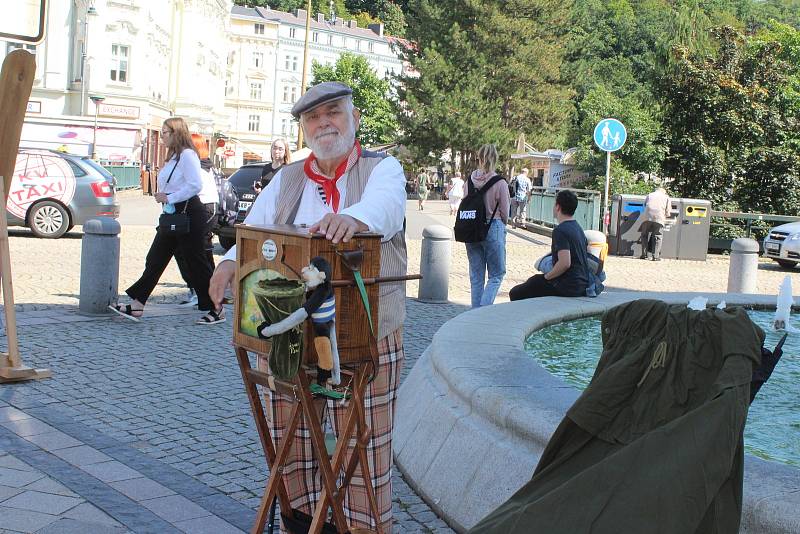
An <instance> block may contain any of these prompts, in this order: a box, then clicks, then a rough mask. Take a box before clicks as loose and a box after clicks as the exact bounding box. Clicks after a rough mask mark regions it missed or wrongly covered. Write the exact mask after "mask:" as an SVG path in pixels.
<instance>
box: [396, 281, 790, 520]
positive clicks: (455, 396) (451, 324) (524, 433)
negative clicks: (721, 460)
mask: <svg viewBox="0 0 800 534" xmlns="http://www.w3.org/2000/svg"><path fill="white" fill-rule="evenodd" d="M697 295H699V294H698V293H632V292H611V293H604V294H602V295H600V296H599V297H598V298H594V299H589V298H572V299H566V298H554V297H550V298H541V299H535V300H528V301H520V302H511V303H507V304H500V305H496V306H492V307H487V308H480V309H476V310H471V311H469V312H466V313H463V314H461V315H459V316H457V317H455V318H454V319H452V320H450V321H448V322H447V323H445V324H444V325H443V326H442V327H441V329H440V330H439V331H438V332H437V333H436V335H435V336H434V338H433V341H432V343H431V345H430V347H429V348H428V349H427V350H426V351H425V353H424V354H423V355H422V357H421V358H420V360H419V361H418V362H417V365H416V366H415V367H414V369H413V370H412V371H411V373H410V374H409V376H408V378H407V379H406V381H405V382H404V383H403V385H402V386H401V391H400V392H399V395H398V401H397V418H396V421H397V422H396V426H395V437H394V451H395V462H396V464H397V466H398V467H399V468H400V470H401V471H402V473H403V475H404V477H405V479H406V480H407V482H408V483H409V484H410V485H411V486H412V488H414V490H415V491H417V493H418V494H420V495H421V496H423V497H424V499H425V500H426V502H428V504H429V505H430V506H431V508H432V509H433V510H434V511H436V512H437V514H438V515H440V516H441V517H443V518H444V519H445V520H446V521H447V523H448V524H449V525H450V526H451V527H452V528H453V529H455V530H456V531H458V532H464V531H465V530H467V529H468V528H469V527H470V526H472V525H474V524H475V523H477V521H478V520H480V519H481V518H482V517H484V516H485V515H486V514H487V513H489V512H490V511H491V510H493V509H494V508H496V507H497V506H499V505H500V504H501V503H503V502H505V501H506V500H507V499H508V497H510V496H511V494H512V493H513V492H515V491H516V490H517V489H519V488H520V487H521V486H522V485H523V484H525V483H526V482H527V481H528V480H530V477H531V475H532V473H533V471H534V469H535V467H536V464H537V462H538V459H539V457H540V455H541V453H542V451H543V450H544V447H545V446H546V445H547V442H548V440H549V438H550V436H551V435H552V433H553V432H554V431H555V429H556V427H557V425H558V424H559V422H560V421H561V419H562V418H563V416H564V413H565V412H566V410H567V409H568V408H569V407H570V406H571V405H572V404H573V403H574V401H575V400H576V399H577V398H578V396H579V391H578V390H576V389H574V388H572V387H571V386H568V385H567V384H565V383H564V382H562V381H561V380H560V379H558V378H555V377H554V376H552V375H550V373H549V372H547V371H546V370H545V369H544V368H543V367H541V366H539V365H538V364H537V363H536V362H535V361H534V360H533V359H532V358H530V357H528V356H527V355H526V354H525V353H524V352H523V351H522V346H523V344H524V340H525V338H526V337H527V336H528V335H529V334H530V333H531V332H534V331H536V330H538V329H540V328H543V327H545V326H547V325H550V324H553V323H558V322H562V321H564V320H570V319H576V318H580V317H585V316H589V315H595V314H598V313H601V312H603V311H605V310H607V309H609V308H612V307H614V306H616V305H618V304H622V303H624V302H628V301H631V300H637V299H641V298H654V299H659V300H663V301H666V302H670V303H685V302H688V301H689V300H690V299H691V298H693V297H695V296H697ZM703 296H706V297H708V299H709V304H710V305H716V304H717V303H719V302H720V301H721V300H725V301H726V302H727V303H728V304H730V305H745V306H751V307H755V308H762V307H774V302H775V297H772V296H764V295H734V294H703ZM798 509H800V470H798V469H796V468H794V467H790V466H785V465H782V464H777V463H774V462H766V461H764V460H760V459H757V458H753V457H751V456H747V457H746V471H745V492H744V505H743V511H742V528H741V532H743V533H754V534H755V533H759V534H768V533H781V534H784V533H787V534H788V533H790V532H800V515H798V512H797V510H798Z"/></svg>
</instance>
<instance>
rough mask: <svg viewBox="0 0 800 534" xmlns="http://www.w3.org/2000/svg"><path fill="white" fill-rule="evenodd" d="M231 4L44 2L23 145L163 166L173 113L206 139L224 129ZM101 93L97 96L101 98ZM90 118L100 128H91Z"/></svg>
mask: <svg viewBox="0 0 800 534" xmlns="http://www.w3.org/2000/svg"><path fill="white" fill-rule="evenodd" d="M231 7H232V0H94V1H92V0H50V1H49V2H48V4H47V9H48V13H47V31H46V37H45V40H44V41H43V42H42V43H40V44H39V45H36V46H35V47H34V46H32V45H22V44H21V43H11V42H6V43H4V44H5V46H4V47H3V48H4V50H2V51H0V52H4V53H7V52H9V51H11V50H13V49H14V48H18V47H23V48H28V49H29V50H30V51H31V52H32V53H35V54H36V63H37V75H36V79H35V81H34V87H33V91H32V94H31V98H30V101H29V104H28V113H27V114H26V120H25V125H24V127H23V131H22V140H21V143H20V144H21V146H29V147H30V146H35V147H42V148H64V149H67V150H69V151H70V152H72V153H76V154H91V153H92V142H93V141H94V139H96V142H97V147H96V150H95V152H96V154H97V159H98V160H100V161H101V162H103V163H110V164H129V165H131V164H139V163H152V164H154V165H158V164H160V159H161V157H163V147H161V144H160V142H159V140H160V130H161V123H162V122H163V120H164V119H166V118H167V117H169V116H171V115H179V116H182V117H184V118H186V120H187V121H188V122H189V126H190V129H191V130H192V131H193V132H195V133H199V134H202V135H204V136H206V137H207V138H209V139H210V138H211V136H212V135H213V134H214V132H215V131H216V130H217V129H224V128H227V119H228V117H227V113H226V112H225V99H224V81H225V78H224V76H225V61H226V56H227V48H228V24H229V20H230V10H231ZM98 97H99V98H98ZM95 115H96V116H97V117H96V118H97V128H96V129H95Z"/></svg>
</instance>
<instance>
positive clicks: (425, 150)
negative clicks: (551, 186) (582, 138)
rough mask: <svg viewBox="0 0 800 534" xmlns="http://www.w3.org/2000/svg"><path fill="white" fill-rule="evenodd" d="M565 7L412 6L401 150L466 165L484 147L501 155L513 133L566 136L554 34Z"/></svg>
mask: <svg viewBox="0 0 800 534" xmlns="http://www.w3.org/2000/svg"><path fill="white" fill-rule="evenodd" d="M567 10H568V6H567V5H565V4H564V3H556V2H551V1H549V0H510V1H506V2H503V1H499V0H491V1H478V0H412V1H411V2H409V10H408V12H407V20H408V27H407V32H406V37H407V38H408V39H409V40H410V41H411V42H413V45H410V46H409V47H407V48H406V49H405V50H404V56H405V58H406V59H407V61H408V62H409V63H410V64H411V66H412V74H409V75H406V76H404V77H402V79H401V80H400V84H399V87H398V92H399V96H400V100H401V102H402V108H401V122H402V129H403V131H404V134H405V135H404V140H405V144H406V145H407V146H409V148H410V149H411V150H412V152H414V153H415V154H416V155H417V156H418V157H419V158H421V160H422V159H425V158H430V159H436V158H438V157H439V156H440V155H441V154H442V153H443V152H444V151H446V150H450V151H451V152H452V153H453V154H455V153H461V154H462V162H463V161H466V160H468V159H470V156H471V154H472V152H473V151H474V150H476V149H477V148H478V147H479V146H480V145H481V144H484V143H487V142H494V143H498V144H499V145H500V148H501V151H505V152H506V153H507V152H508V151H510V149H511V148H512V147H513V141H514V139H515V138H516V136H517V134H518V133H519V132H524V133H525V134H526V137H527V138H528V139H530V140H532V141H533V142H535V143H543V144H548V140H552V139H555V138H558V137H559V136H562V135H563V129H562V126H563V124H564V119H565V118H566V117H567V116H568V113H569V111H568V109H565V108H564V106H563V101H564V100H566V98H567V97H568V94H567V93H566V90H565V86H564V84H563V83H562V81H561V71H560V66H561V55H562V49H561V46H560V44H559V40H558V36H559V31H561V28H563V27H564V25H563V24H562V22H563V17H564V14H565V13H566V12H567Z"/></svg>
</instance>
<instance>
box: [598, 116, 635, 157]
mask: <svg viewBox="0 0 800 534" xmlns="http://www.w3.org/2000/svg"><path fill="white" fill-rule="evenodd" d="M627 139H628V131H627V130H626V129H625V126H624V125H623V124H622V123H621V122H619V121H618V120H617V119H602V120H601V121H600V122H598V123H597V126H595V127H594V142H595V144H596V145H597V146H598V147H600V150H605V151H606V152H615V151H617V150H619V149H620V148H622V145H624V144H625V141H626V140H627Z"/></svg>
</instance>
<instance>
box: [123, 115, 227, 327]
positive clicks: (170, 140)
mask: <svg viewBox="0 0 800 534" xmlns="http://www.w3.org/2000/svg"><path fill="white" fill-rule="evenodd" d="M161 137H162V139H163V140H164V143H165V144H166V145H167V163H166V164H165V165H164V166H163V167H162V168H161V171H160V172H159V173H158V193H156V194H155V200H156V201H157V202H160V203H161V204H163V210H164V212H165V213H181V212H184V211H185V212H186V213H187V214H188V215H189V232H188V233H186V234H181V235H175V234H171V233H167V232H164V231H162V230H160V229H158V230H157V231H156V235H155V237H154V238H153V244H152V245H150V251H149V252H148V253H147V259H146V260H145V266H144V272H143V273H142V276H141V277H140V278H139V280H137V281H136V282H135V283H134V284H133V285H132V286H130V287H129V288H128V289H127V290H126V291H125V292H126V293H127V294H128V296H129V297H130V298H131V302H130V304H125V305H115V306H109V308H110V309H111V310H113V311H114V312H116V313H118V314H120V315H122V316H123V317H125V318H126V319H130V320H132V321H136V322H138V321H139V318H140V317H141V316H142V314H143V313H144V306H145V304H146V303H147V299H148V298H149V297H150V294H151V293H152V292H153V290H154V289H155V287H156V285H157V284H158V280H159V279H160V278H161V274H162V273H163V272H164V269H166V267H167V265H168V264H169V262H170V260H171V259H172V256H173V255H174V254H175V252H176V251H179V252H180V254H181V255H182V256H183V257H184V258H185V259H186V263H187V265H188V267H189V273H187V274H189V276H190V278H191V286H192V288H194V290H195V291H196V292H197V305H198V308H199V309H200V310H202V311H205V312H206V314H205V315H204V316H203V317H201V318H200V319H199V320H198V321H197V324H203V325H210V324H216V323H222V322H225V316H224V313H223V310H222V308H221V307H220V308H215V306H214V304H213V303H212V302H211V299H210V298H209V296H208V281H209V280H210V279H211V274H212V271H213V268H212V267H211V266H210V265H209V262H208V261H207V259H206V257H205V255H206V252H205V228H206V219H207V218H208V214H207V212H206V207H205V205H204V204H203V203H202V202H201V201H200V198H199V197H198V194H199V193H200V190H201V189H202V185H203V184H202V178H201V169H200V158H199V157H198V155H197V150H196V149H195V147H194V143H193V142H192V137H191V135H190V134H189V129H188V128H187V127H186V122H184V120H183V119H182V118H180V117H171V118H169V119H167V120H165V121H164V125H163V126H162V128H161Z"/></svg>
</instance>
